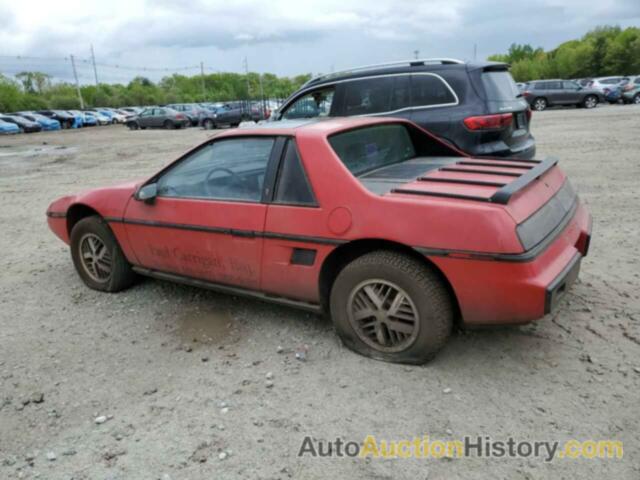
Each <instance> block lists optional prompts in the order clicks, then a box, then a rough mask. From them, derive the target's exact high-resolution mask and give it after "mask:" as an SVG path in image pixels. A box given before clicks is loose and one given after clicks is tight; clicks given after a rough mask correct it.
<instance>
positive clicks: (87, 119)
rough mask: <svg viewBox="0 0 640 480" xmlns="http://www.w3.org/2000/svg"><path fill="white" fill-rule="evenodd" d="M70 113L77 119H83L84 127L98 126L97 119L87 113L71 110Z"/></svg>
mask: <svg viewBox="0 0 640 480" xmlns="http://www.w3.org/2000/svg"><path fill="white" fill-rule="evenodd" d="M69 113H70V114H72V115H74V116H75V117H80V118H81V119H82V126H83V127H95V126H96V125H97V124H98V120H97V119H96V117H94V116H89V115H87V114H86V112H81V111H80V110H69Z"/></svg>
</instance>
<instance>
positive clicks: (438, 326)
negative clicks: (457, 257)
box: [330, 251, 454, 364]
mask: <svg viewBox="0 0 640 480" xmlns="http://www.w3.org/2000/svg"><path fill="white" fill-rule="evenodd" d="M330 309H331V316H332V318H333V322H334V325H335V328H336V330H337V332H338V335H340V337H341V339H342V341H343V342H344V343H345V345H346V346H347V347H349V348H350V349H352V350H354V351H356V352H358V353H360V354H362V355H366V356H368V357H372V358H376V359H379V360H384V361H388V362H397V363H410V364H422V363H425V362H426V361H428V360H430V359H431V358H432V357H433V356H434V355H435V354H436V353H437V352H438V350H440V349H441V348H442V347H443V345H444V344H445V343H446V341H447V339H448V337H449V335H450V334H451V329H452V326H453V316H454V308H453V303H452V299H451V298H450V296H449V293H448V291H447V288H446V287H445V285H444V284H443V283H442V281H441V279H440V278H439V277H438V275H437V274H436V273H435V272H434V271H433V270H431V269H430V268H429V267H428V266H426V265H424V264H422V263H421V262H419V261H418V260H416V259H414V258H411V257H409V256H407V255H403V254H400V253H396V252H391V251H376V252H372V253H368V254H365V255H363V256H361V257H359V258H357V259H356V260H354V261H353V262H351V263H350V264H348V265H347V266H346V267H345V268H344V269H343V270H342V271H341V272H340V273H339V274H338V276H337V278H336V280H335V282H334V284H333V286H332V288H331V296H330Z"/></svg>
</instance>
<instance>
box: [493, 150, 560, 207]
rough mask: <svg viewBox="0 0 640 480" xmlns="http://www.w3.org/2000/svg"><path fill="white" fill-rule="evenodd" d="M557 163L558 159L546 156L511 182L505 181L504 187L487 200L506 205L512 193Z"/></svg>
mask: <svg viewBox="0 0 640 480" xmlns="http://www.w3.org/2000/svg"><path fill="white" fill-rule="evenodd" d="M557 163H558V159H557V158H554V157H548V158H546V159H544V160H543V161H541V162H540V163H538V164H537V165H536V166H535V167H533V168H532V169H531V170H529V171H528V172H527V173H523V174H522V175H520V176H519V177H518V178H516V179H515V180H514V181H513V182H510V183H507V184H506V185H505V186H504V187H502V188H500V190H498V191H497V192H496V193H494V194H493V195H491V197H490V198H489V201H490V202H492V203H499V204H501V205H506V204H507V203H509V200H510V199H511V197H512V196H513V194H514V193H517V192H519V191H520V190H522V189H523V188H525V187H526V186H527V185H529V184H530V183H531V182H533V181H534V180H536V179H538V178H540V177H541V176H542V175H544V174H545V173H546V172H548V171H549V170H551V169H552V168H553V167H555V166H556V165H557Z"/></svg>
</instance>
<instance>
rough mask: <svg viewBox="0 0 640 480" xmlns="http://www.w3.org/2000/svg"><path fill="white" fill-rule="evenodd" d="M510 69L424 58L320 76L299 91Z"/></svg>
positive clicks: (498, 64) (454, 60) (490, 64)
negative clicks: (352, 81)
mask: <svg viewBox="0 0 640 480" xmlns="http://www.w3.org/2000/svg"><path fill="white" fill-rule="evenodd" d="M491 67H493V68H500V69H502V68H505V69H506V68H508V67H509V64H507V63H504V62H490V61H486V62H463V61H461V60H456V59H452V58H424V59H415V60H403V61H399V62H390V63H383V64H377V65H365V66H362V67H354V68H351V69H347V70H343V71H339V72H332V73H328V74H324V75H319V76H317V77H314V78H312V79H310V80H309V81H308V82H306V83H305V84H304V85H302V87H300V89H299V91H301V90H306V89H308V88H310V87H315V86H320V85H325V84H326V85H330V84H332V83H335V82H339V81H342V80H348V79H352V78H367V77H373V76H380V75H393V74H399V73H405V74H411V73H414V72H439V71H445V70H451V69H466V70H469V71H470V70H477V69H484V68H491Z"/></svg>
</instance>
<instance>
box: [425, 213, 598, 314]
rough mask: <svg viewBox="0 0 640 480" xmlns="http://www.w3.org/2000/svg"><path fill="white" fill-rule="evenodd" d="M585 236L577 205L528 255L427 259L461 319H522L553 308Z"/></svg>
mask: <svg viewBox="0 0 640 480" xmlns="http://www.w3.org/2000/svg"><path fill="white" fill-rule="evenodd" d="M590 239H591V216H590V215H589V213H588V212H587V210H586V208H585V207H584V205H582V204H579V205H578V208H577V209H576V212H575V214H574V216H573V218H572V219H571V221H570V222H569V223H568V224H567V226H566V227H565V228H564V230H563V231H562V232H560V233H559V234H558V235H557V237H556V238H555V240H554V241H553V242H552V243H550V244H549V246H548V247H547V248H546V249H544V250H543V251H542V252H541V253H540V254H538V255H537V256H536V257H534V258H532V259H526V260H524V261H519V260H516V259H515V257H514V260H512V261H509V260H475V259H463V258H450V257H435V256H434V257H429V259H430V260H431V261H432V262H433V263H434V264H436V265H437V266H438V268H440V270H441V271H442V272H443V274H444V275H445V276H446V277H447V279H448V280H449V282H450V284H451V286H452V288H453V290H454V293H455V295H456V298H457V300H458V305H459V307H460V312H461V315H462V319H463V322H464V323H465V324H467V325H505V324H522V323H528V322H531V321H533V320H536V319H538V318H541V317H543V316H544V315H545V314H548V313H550V312H551V311H553V309H554V307H556V306H557V304H558V302H559V301H560V299H561V298H562V297H563V296H564V294H565V293H566V292H567V291H568V290H569V288H570V287H571V285H572V284H573V282H574V281H575V280H576V278H577V276H578V273H579V270H580V262H581V260H582V258H583V257H584V256H585V255H587V253H588V250H589V243H590Z"/></svg>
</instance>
